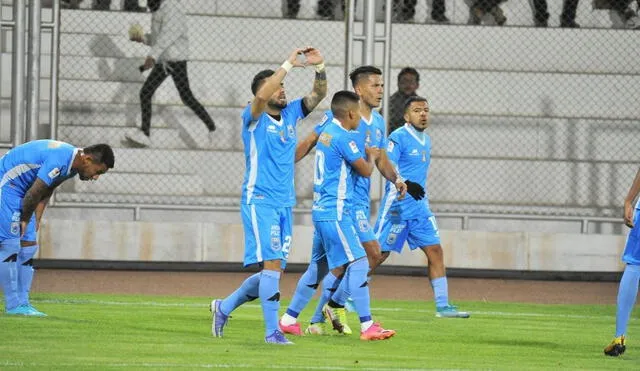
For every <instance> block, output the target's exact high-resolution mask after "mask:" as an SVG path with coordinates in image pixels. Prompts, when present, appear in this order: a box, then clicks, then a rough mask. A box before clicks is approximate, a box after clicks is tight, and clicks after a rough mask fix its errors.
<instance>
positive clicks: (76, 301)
mask: <svg viewBox="0 0 640 371" xmlns="http://www.w3.org/2000/svg"><path fill="white" fill-rule="evenodd" d="M32 301H34V302H36V303H50V304H65V305H73V304H99V305H115V306H119V305H121V306H141V307H182V308H205V307H206V308H208V307H209V304H194V303H188V304H187V303H161V302H156V301H141V302H133V301H130V302H128V301H104V300H93V299H41V300H32ZM243 307H246V308H260V305H258V304H245V305H243ZM406 310H407V309H406V308H389V307H373V308H371V311H372V312H402V311H406ZM411 312H414V313H429V314H435V313H434V311H433V310H430V309H412V310H411ZM471 314H472V316H473V315H482V316H496V317H507V316H509V317H542V318H575V319H612V318H615V316H589V315H580V314H562V313H558V314H548V313H526V312H522V313H518V312H499V311H489V312H484V311H473V312H471ZM630 320H631V321H636V320H637V319H635V318H631V319H630Z"/></svg>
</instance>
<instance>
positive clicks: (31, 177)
mask: <svg viewBox="0 0 640 371" xmlns="http://www.w3.org/2000/svg"><path fill="white" fill-rule="evenodd" d="M77 152H78V149H77V148H76V147H74V146H72V145H71V144H68V143H64V142H59V141H56V140H48V139H43V140H35V141H32V142H28V143H25V144H22V145H19V146H17V147H15V148H13V149H12V150H10V151H9V152H7V153H5V155H4V156H2V157H0V192H4V191H7V192H11V193H12V194H14V195H15V196H17V197H20V198H22V197H23V196H24V195H25V193H26V192H27V190H28V189H29V188H31V185H33V183H34V182H35V181H36V178H39V179H40V180H42V181H43V182H44V183H45V184H46V185H47V186H49V187H51V186H53V185H57V184H59V183H61V182H62V181H64V180H65V179H68V178H70V177H73V176H74V175H76V172H74V171H72V170H71V163H72V162H73V158H74V157H75V155H76V153H77Z"/></svg>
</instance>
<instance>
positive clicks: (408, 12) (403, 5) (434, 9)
mask: <svg viewBox="0 0 640 371" xmlns="http://www.w3.org/2000/svg"><path fill="white" fill-rule="evenodd" d="M417 3H418V0H393V14H394V20H397V21H400V22H413V19H414V17H415V15H416V4H417ZM445 11H446V7H445V4H444V0H433V1H432V3H431V19H432V20H433V21H435V22H437V23H449V18H447V16H446V15H445Z"/></svg>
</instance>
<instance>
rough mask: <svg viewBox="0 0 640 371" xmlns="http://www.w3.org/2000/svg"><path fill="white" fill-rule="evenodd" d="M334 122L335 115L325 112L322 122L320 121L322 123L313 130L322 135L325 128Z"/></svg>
mask: <svg viewBox="0 0 640 371" xmlns="http://www.w3.org/2000/svg"><path fill="white" fill-rule="evenodd" d="M332 120H333V114H332V113H331V111H327V112H325V114H324V116H322V120H320V122H318V123H317V124H316V126H315V127H314V128H313V131H314V132H315V133H316V134H317V135H320V134H321V133H322V131H323V130H324V128H325V127H326V126H327V124H328V123H330V122H331V121H332Z"/></svg>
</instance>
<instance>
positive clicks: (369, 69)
mask: <svg viewBox="0 0 640 371" xmlns="http://www.w3.org/2000/svg"><path fill="white" fill-rule="evenodd" d="M371 75H382V70H380V69H379V68H378V67H374V66H360V67H358V68H356V69H355V70H353V71H351V73H350V74H349V78H350V79H351V86H353V87H354V88H355V87H356V85H358V83H359V82H360V80H363V79H366V78H368V77H369V76H371Z"/></svg>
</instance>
